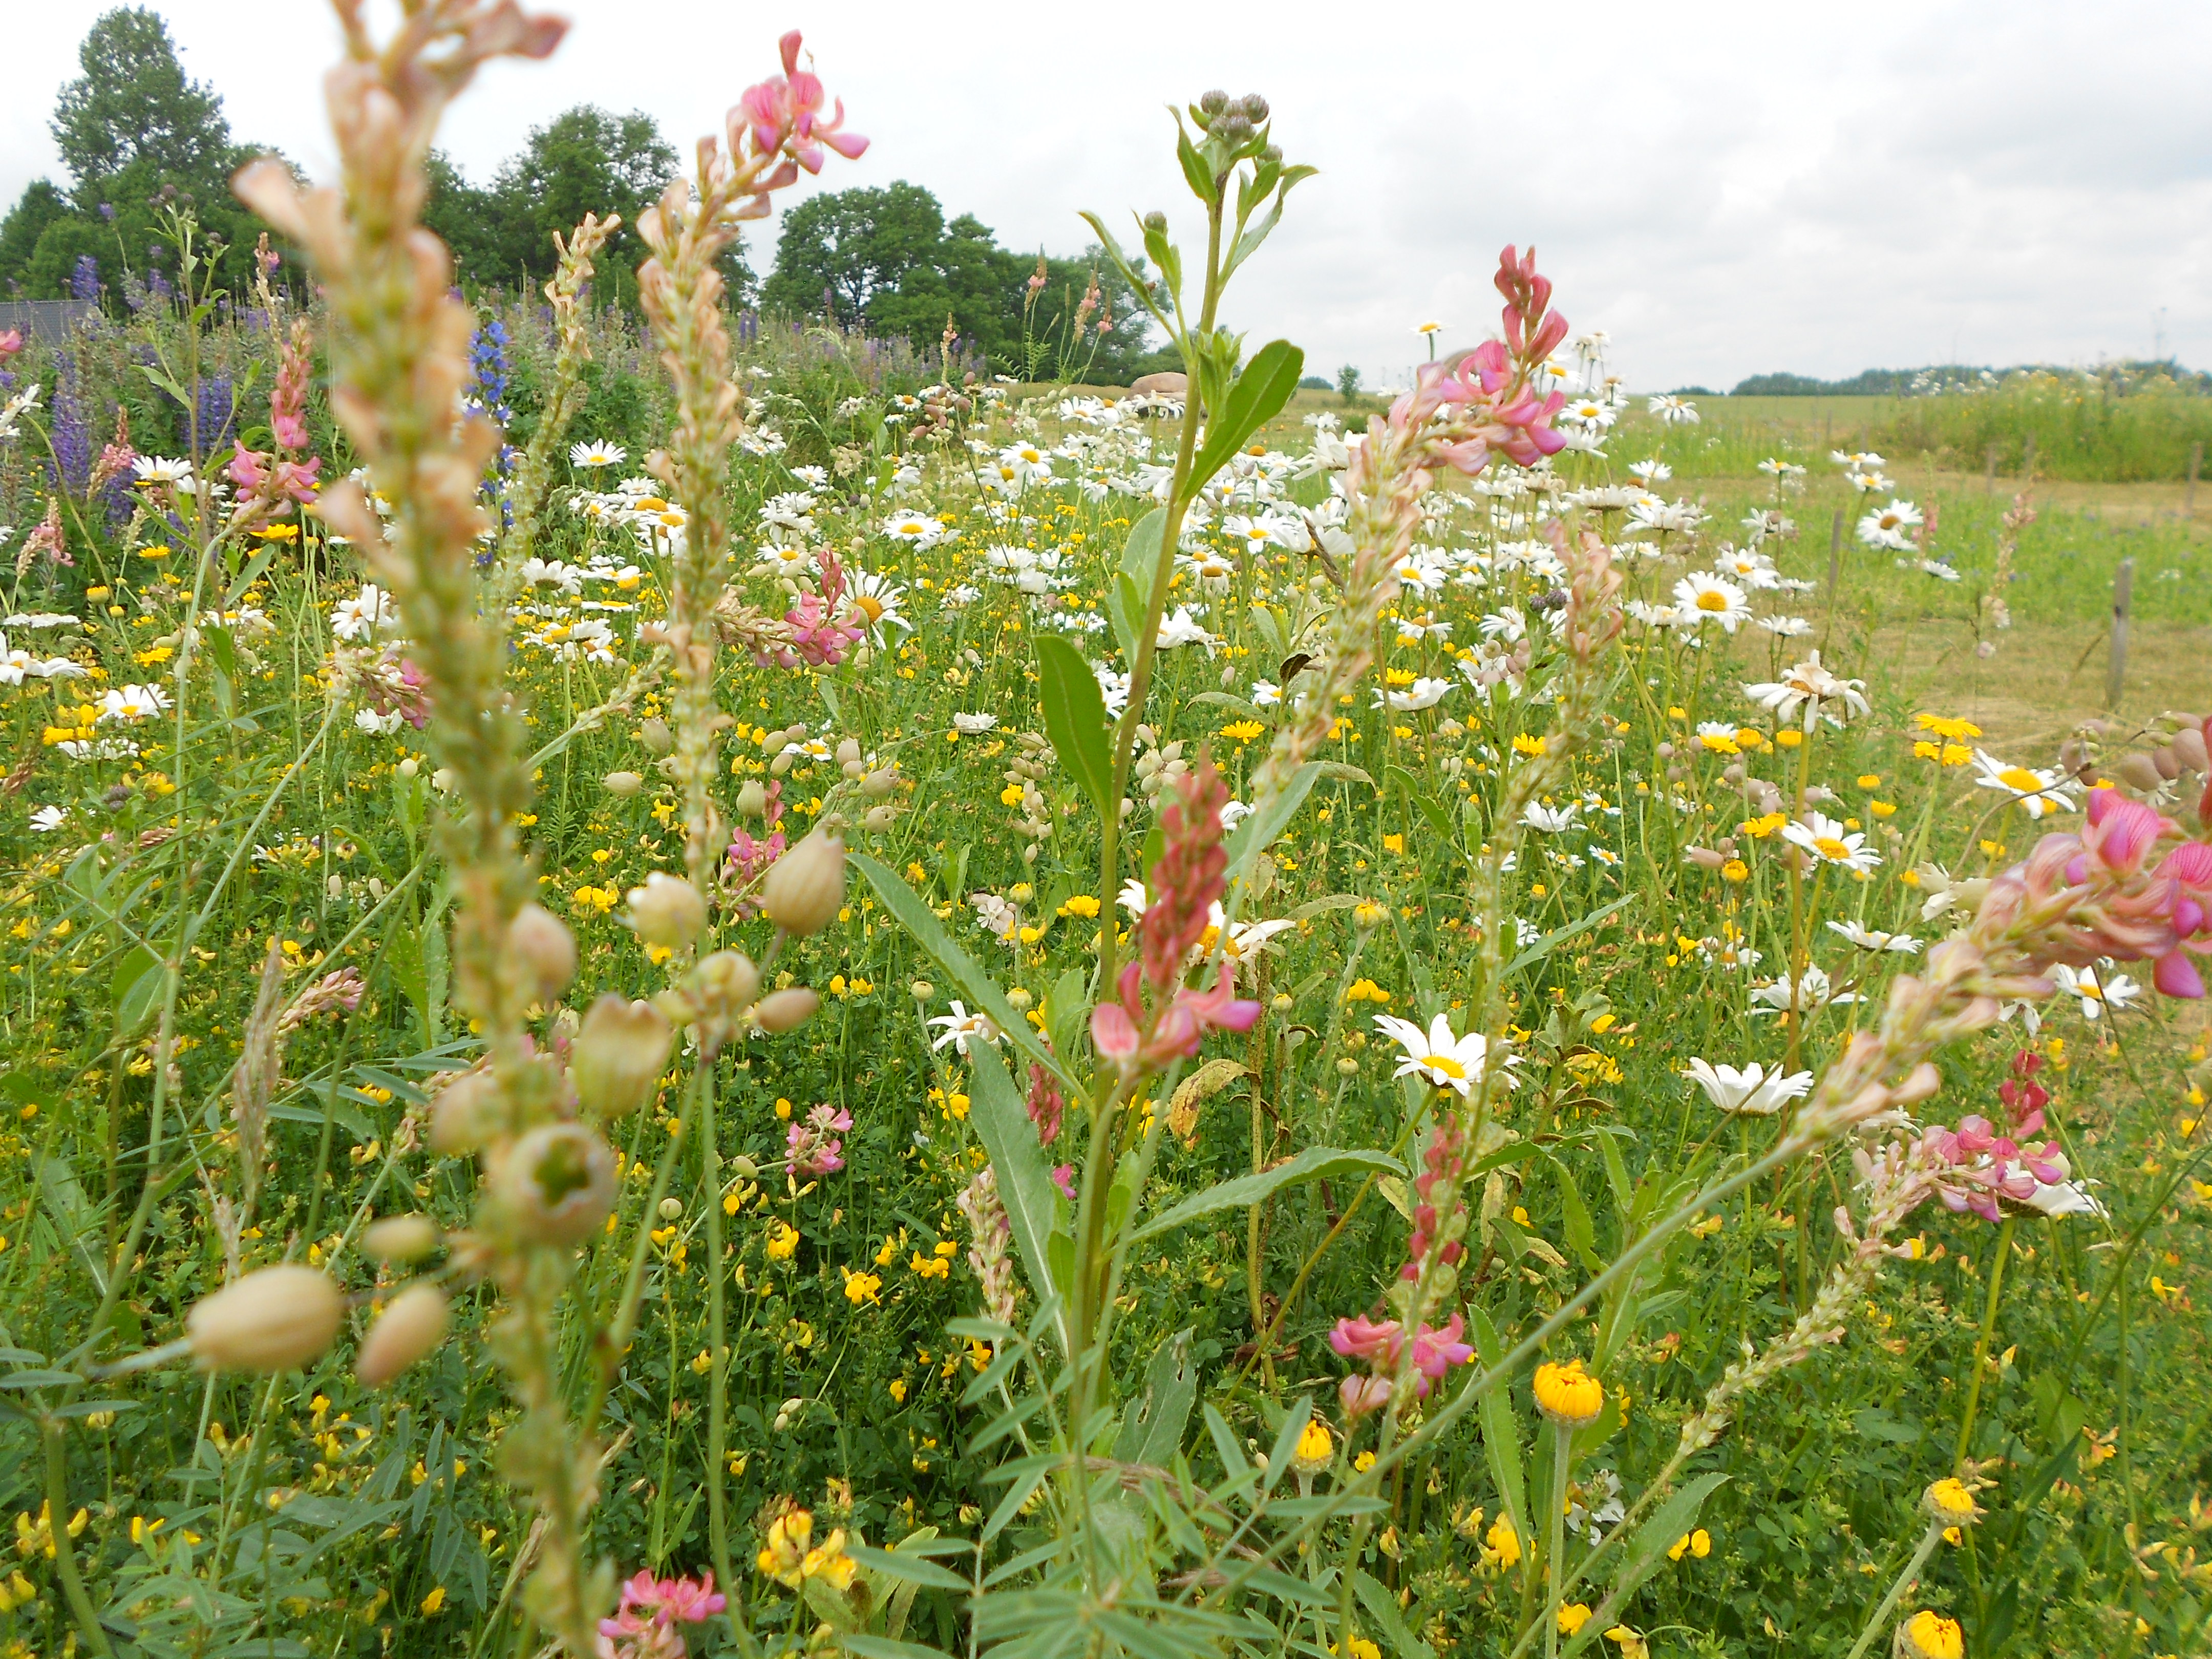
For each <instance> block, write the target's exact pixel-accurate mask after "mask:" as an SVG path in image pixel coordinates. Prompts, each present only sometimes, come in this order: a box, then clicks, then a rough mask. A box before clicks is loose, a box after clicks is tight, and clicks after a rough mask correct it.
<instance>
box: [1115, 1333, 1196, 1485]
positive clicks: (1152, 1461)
mask: <svg viewBox="0 0 2212 1659" xmlns="http://www.w3.org/2000/svg"><path fill="white" fill-rule="evenodd" d="M1190 1339H1191V1331H1190V1329H1189V1328H1184V1329H1182V1330H1180V1331H1177V1332H1176V1334H1175V1335H1174V1336H1172V1337H1170V1339H1169V1340H1167V1341H1166V1342H1164V1343H1163V1344H1162V1345H1161V1346H1160V1347H1159V1349H1158V1351H1157V1352H1155V1353H1154V1354H1153V1355H1152V1364H1151V1365H1150V1366H1149V1367H1148V1368H1147V1369H1146V1372H1145V1391H1144V1393H1142V1394H1141V1395H1138V1396H1137V1398H1136V1399H1134V1400H1133V1401H1130V1402H1129V1409H1128V1411H1127V1413H1125V1414H1124V1415H1123V1417H1122V1419H1121V1433H1120V1435H1118V1436H1117V1437H1115V1441H1114V1461H1115V1462H1117V1463H1142V1464H1146V1465H1148V1466H1149V1467H1151V1468H1166V1467H1167V1466H1168V1465H1169V1464H1170V1463H1171V1462H1174V1461H1175V1455H1176V1453H1177V1452H1178V1451H1180V1450H1182V1433H1183V1430H1184V1428H1185V1427H1187V1426H1188V1424H1189V1422H1190V1408H1191V1407H1192V1406H1193V1405H1194V1403H1195V1402H1196V1401H1197V1399H1198V1368H1197V1366H1195V1365H1194V1364H1192V1363H1191V1358H1190Z"/></svg>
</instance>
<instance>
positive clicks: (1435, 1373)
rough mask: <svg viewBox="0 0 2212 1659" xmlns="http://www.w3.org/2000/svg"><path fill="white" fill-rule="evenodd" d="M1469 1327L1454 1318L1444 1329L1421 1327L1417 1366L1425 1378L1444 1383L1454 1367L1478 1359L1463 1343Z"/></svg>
mask: <svg viewBox="0 0 2212 1659" xmlns="http://www.w3.org/2000/svg"><path fill="white" fill-rule="evenodd" d="M1465 1324H1466V1322H1465V1321H1463V1320H1462V1319H1461V1317H1460V1316H1458V1315H1457V1314H1454V1315H1453V1316H1451V1318H1450V1319H1449V1320H1448V1321H1447V1322H1445V1323H1444V1325H1443V1328H1441V1329H1439V1328H1437V1327H1435V1326H1431V1325H1424V1326H1422V1327H1421V1331H1420V1334H1419V1335H1418V1336H1416V1337H1415V1338H1414V1339H1413V1364H1414V1367H1415V1369H1416V1370H1419V1372H1420V1373H1421V1375H1422V1376H1425V1377H1427V1378H1429V1379H1430V1380H1431V1381H1432V1382H1441V1381H1442V1380H1443V1375H1444V1372H1445V1371H1446V1370H1449V1368H1450V1367H1452V1366H1454V1365H1464V1364H1468V1362H1470V1361H1471V1360H1473V1359H1474V1349H1473V1348H1471V1347H1469V1346H1468V1345H1467V1344H1466V1343H1464V1342H1462V1341H1461V1340H1459V1334H1460V1332H1461V1331H1462V1329H1464V1328H1465Z"/></svg>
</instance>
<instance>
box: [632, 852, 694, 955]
mask: <svg viewBox="0 0 2212 1659" xmlns="http://www.w3.org/2000/svg"><path fill="white" fill-rule="evenodd" d="M629 925H630V927H631V929H632V930H633V931H634V932H635V933H636V934H637V936H638V937H639V938H640V939H643V940H644V941H645V942H646V943H647V945H661V946H663V947H664V948H665V949H667V950H671V951H688V950H690V948H691V946H692V945H695V944H696V943H697V942H698V939H699V935H700V933H702V932H703V931H704V930H705V928H706V926H707V901H706V900H705V899H703V898H702V897H701V896H699V890H698V889H697V888H696V887H694V886H693V885H692V884H690V882H688V881H686V880H684V878H683V877H681V876H671V875H670V874H668V873H667V872H665V871H661V870H656V871H654V872H653V873H652V874H651V875H649V876H647V878H645V885H644V886H642V887H633V888H631V889H630V890H629Z"/></svg>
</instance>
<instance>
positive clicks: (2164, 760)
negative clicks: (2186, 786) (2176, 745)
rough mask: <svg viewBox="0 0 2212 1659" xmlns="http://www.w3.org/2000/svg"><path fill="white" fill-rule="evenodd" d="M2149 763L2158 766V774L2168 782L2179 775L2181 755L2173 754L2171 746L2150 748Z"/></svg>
mask: <svg viewBox="0 0 2212 1659" xmlns="http://www.w3.org/2000/svg"><path fill="white" fill-rule="evenodd" d="M2150 763H2151V764H2152V765H2153V766H2155V767H2156V768H2158V775H2159V776H2160V777H2162V778H2164V779H2165V780H2166V781H2167V782H2168V783H2171V782H2172V781H2174V779H2176V778H2178V777H2179V776H2180V775H2181V757H2180V756H2179V755H2177V754H2175V753H2174V752H2173V750H2172V748H2171V747H2167V748H2163V749H2154V750H2151V751H2150Z"/></svg>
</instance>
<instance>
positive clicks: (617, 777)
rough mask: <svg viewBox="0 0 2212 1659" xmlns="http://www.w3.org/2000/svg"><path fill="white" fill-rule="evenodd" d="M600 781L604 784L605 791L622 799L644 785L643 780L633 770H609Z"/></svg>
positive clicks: (627, 797) (633, 793)
mask: <svg viewBox="0 0 2212 1659" xmlns="http://www.w3.org/2000/svg"><path fill="white" fill-rule="evenodd" d="M600 781H601V782H602V783H604V784H605V786H606V789H607V793H609V794H610V795H620V796H622V797H623V799H629V797H630V796H632V795H635V793H637V792H638V791H639V790H641V789H642V788H644V787H645V780H644V779H643V778H641V777H640V776H639V775H637V774H636V773H635V772H610V773H608V774H607V775H606V776H605V777H604V778H602V779H601V780H600Z"/></svg>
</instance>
